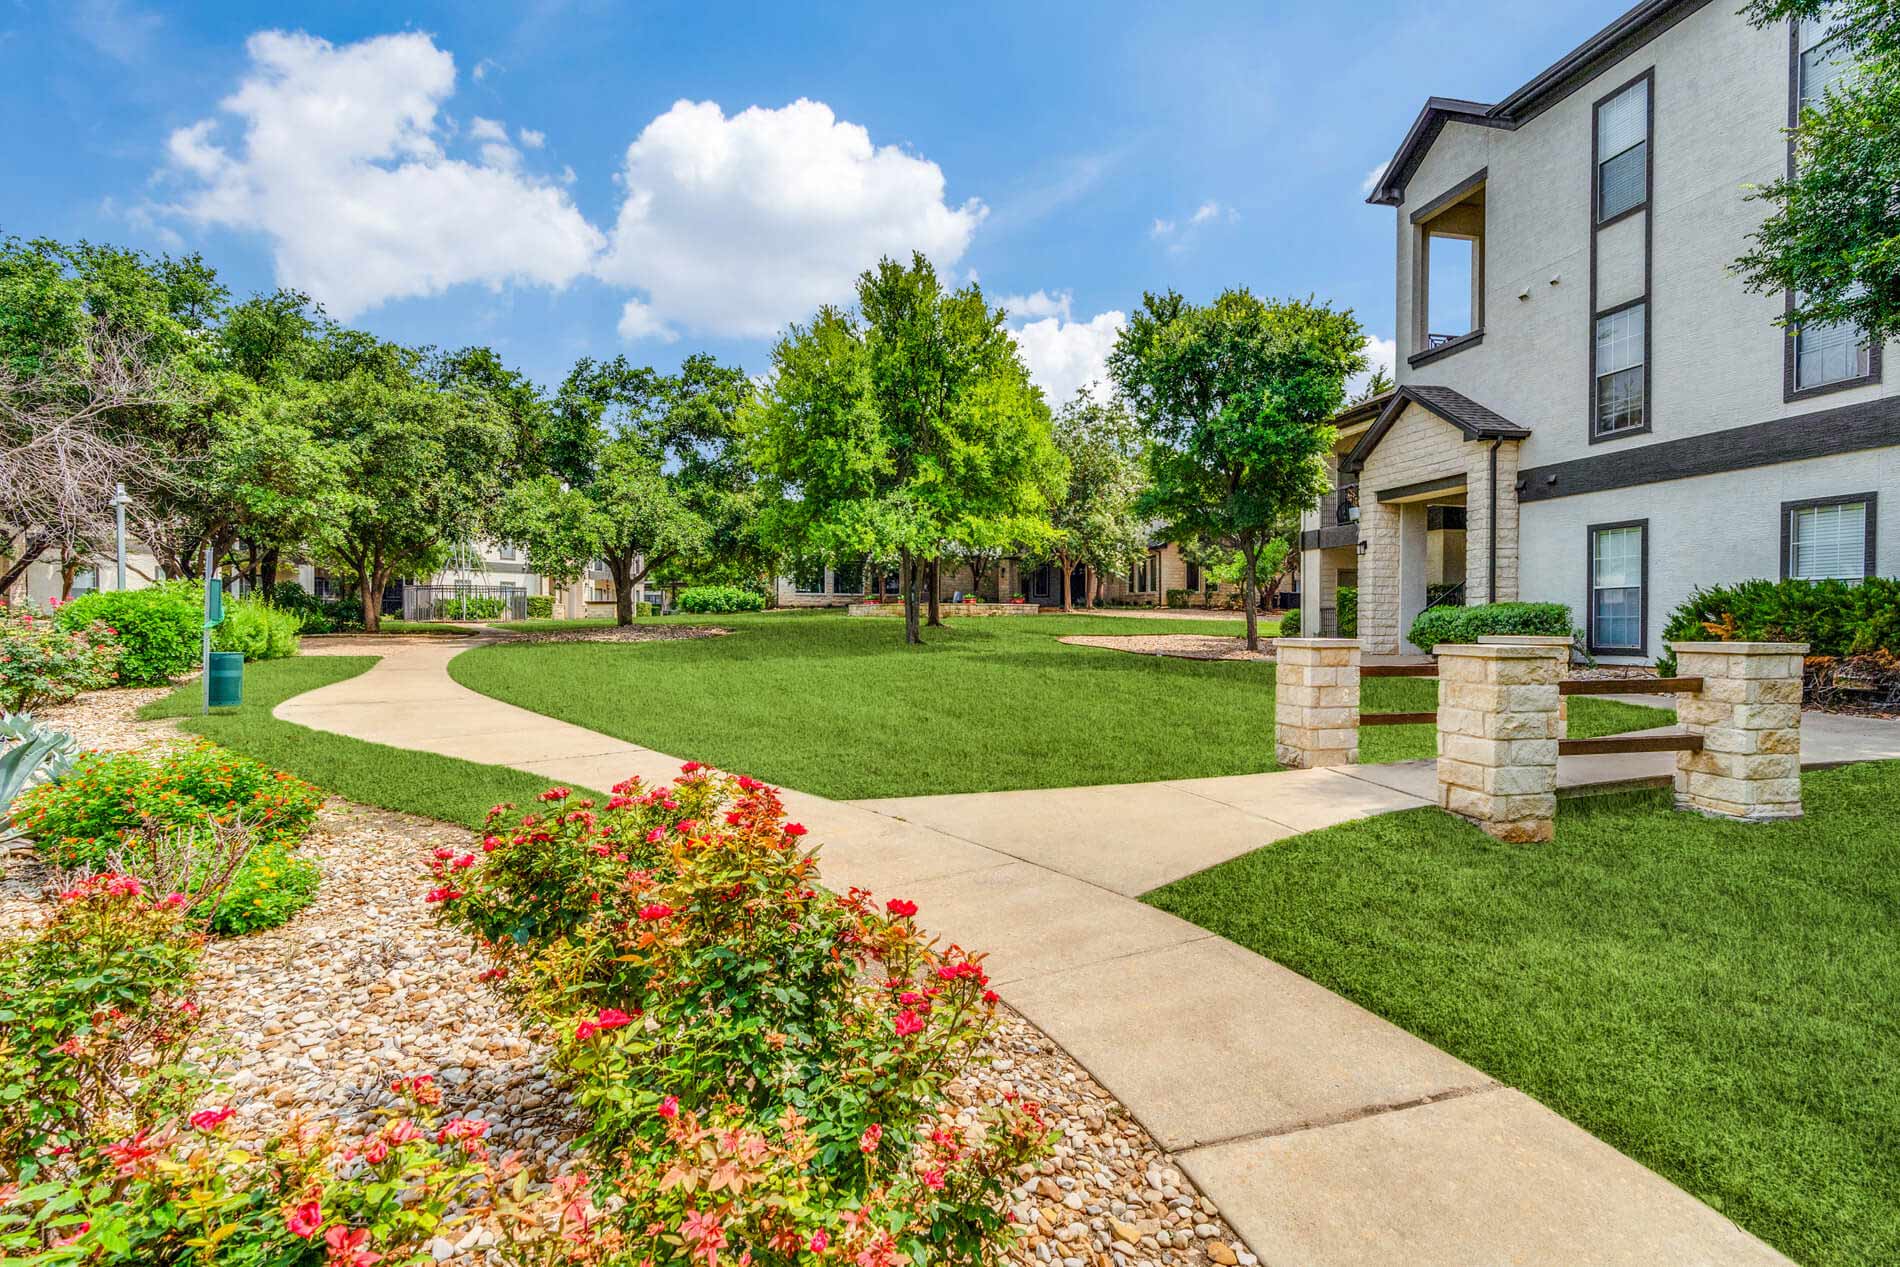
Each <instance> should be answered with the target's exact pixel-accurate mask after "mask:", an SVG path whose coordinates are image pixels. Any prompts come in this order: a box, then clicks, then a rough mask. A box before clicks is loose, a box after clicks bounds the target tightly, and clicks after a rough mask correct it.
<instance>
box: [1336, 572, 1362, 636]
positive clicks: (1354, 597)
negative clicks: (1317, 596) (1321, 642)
mask: <svg viewBox="0 0 1900 1267" xmlns="http://www.w3.org/2000/svg"><path fill="white" fill-rule="evenodd" d="M1336 606H1337V610H1338V612H1339V636H1340V637H1342V638H1357V637H1358V636H1359V590H1358V587H1356V586H1352V585H1342V586H1340V587H1339V597H1338V599H1337V600H1336Z"/></svg>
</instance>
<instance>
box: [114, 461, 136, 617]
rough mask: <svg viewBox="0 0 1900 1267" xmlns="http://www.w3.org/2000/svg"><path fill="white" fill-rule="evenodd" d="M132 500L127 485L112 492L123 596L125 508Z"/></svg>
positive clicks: (118, 587) (119, 587)
mask: <svg viewBox="0 0 1900 1267" xmlns="http://www.w3.org/2000/svg"><path fill="white" fill-rule="evenodd" d="M131 500H132V499H131V498H130V497H127V496H126V495H125V485H123V484H120V485H119V486H118V487H116V488H114V489H113V490H112V501H111V503H110V504H111V506H112V517H113V525H114V531H115V533H116V536H117V542H118V550H119V554H118V560H119V561H118V573H119V583H118V586H117V589H118V591H119V592H120V593H121V594H123V593H124V592H125V507H126V503H127V502H129V501H131Z"/></svg>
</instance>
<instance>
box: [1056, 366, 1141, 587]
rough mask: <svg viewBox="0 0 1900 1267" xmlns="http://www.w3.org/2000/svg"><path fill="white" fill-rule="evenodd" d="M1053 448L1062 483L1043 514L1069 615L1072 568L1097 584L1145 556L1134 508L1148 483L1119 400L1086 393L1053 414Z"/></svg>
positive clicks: (1134, 431)
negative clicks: (1063, 472)
mask: <svg viewBox="0 0 1900 1267" xmlns="http://www.w3.org/2000/svg"><path fill="white" fill-rule="evenodd" d="M1054 434H1055V446H1056V450H1057V451H1058V452H1059V453H1061V454H1062V456H1063V457H1064V458H1065V459H1067V461H1068V468H1069V472H1068V479H1067V480H1066V481H1065V482H1064V486H1063V489H1062V494H1061V496H1060V497H1058V498H1057V499H1056V501H1055V503H1054V504H1053V505H1052V506H1051V507H1050V510H1049V521H1050V524H1051V526H1053V527H1054V529H1055V535H1054V536H1053V538H1052V539H1051V542H1050V545H1049V547H1048V550H1049V554H1050V557H1052V558H1053V559H1055V561H1056V563H1057V565H1058V566H1059V567H1060V568H1061V571H1062V609H1063V610H1064V611H1067V610H1069V607H1070V599H1071V592H1070V586H1069V576H1070V575H1071V573H1072V571H1073V570H1074V567H1075V565H1076V564H1078V563H1080V564H1081V565H1083V566H1084V567H1085V568H1087V569H1088V571H1089V573H1090V574H1091V576H1092V577H1093V578H1094V579H1095V581H1096V583H1097V585H1098V586H1099V583H1100V580H1101V578H1102V577H1103V576H1105V575H1108V574H1111V573H1115V572H1120V571H1122V570H1123V569H1125V568H1127V567H1128V566H1130V565H1131V564H1133V563H1135V562H1136V561H1137V560H1139V559H1140V558H1141V556H1142V555H1143V554H1145V553H1147V549H1148V530H1147V523H1146V521H1145V520H1144V519H1143V518H1142V516H1141V514H1140V513H1139V509H1138V506H1137V503H1138V501H1139V499H1140V496H1141V493H1142V490H1143V488H1144V487H1145V485H1146V480H1145V478H1144V476H1143V471H1142V458H1141V431H1140V429H1139V428H1138V427H1137V426H1136V425H1135V420H1134V419H1133V418H1131V417H1130V416H1129V414H1128V410H1127V409H1126V408H1125V407H1124V406H1123V405H1122V404H1121V402H1120V401H1116V400H1108V401H1102V400H1097V399H1096V398H1095V397H1094V396H1092V395H1090V393H1089V392H1088V390H1087V389H1086V388H1084V389H1082V390H1080V391H1078V392H1076V394H1075V396H1074V397H1073V398H1072V399H1070V401H1069V402H1068V403H1067V404H1065V405H1064V406H1063V407H1062V408H1061V409H1059V410H1057V411H1056V416H1055V425H1054Z"/></svg>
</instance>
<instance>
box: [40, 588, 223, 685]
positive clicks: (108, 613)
mask: <svg viewBox="0 0 1900 1267" xmlns="http://www.w3.org/2000/svg"><path fill="white" fill-rule="evenodd" d="M203 612H204V591H203V590H202V589H200V588H199V587H198V586H197V585H195V584H192V583H191V582H188V581H177V582H173V583H170V584H166V585H153V586H150V587H148V588H146V589H142V590H95V591H94V592H93V593H90V594H82V595H80V596H79V597H78V598H75V599H74V600H73V601H72V602H70V603H67V604H65V605H64V606H63V607H61V608H60V609H59V612H58V615H57V617H56V620H57V621H58V624H59V627H60V628H61V629H65V630H68V631H72V630H79V629H84V628H87V627H88V626H90V625H93V624H96V623H103V624H105V625H108V626H110V627H111V628H112V629H114V630H115V631H117V634H118V639H119V644H120V646H121V647H122V648H123V649H124V653H123V655H122V656H121V657H120V659H119V680H120V681H121V682H123V683H126V684H127V685H130V686H163V685H164V684H165V683H167V682H169V681H171V679H173V678H175V677H177V676H178V675H179V674H181V673H186V672H189V671H190V670H191V669H192V668H194V667H196V665H197V663H198V651H199V635H200V633H201V630H202V626H203V624H204V616H203Z"/></svg>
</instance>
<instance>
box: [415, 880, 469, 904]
mask: <svg viewBox="0 0 1900 1267" xmlns="http://www.w3.org/2000/svg"><path fill="white" fill-rule="evenodd" d="M461 896H462V891H461V890H460V889H456V888H451V887H449V886H448V885H446V884H445V885H443V886H442V887H441V888H439V889H430V890H429V895H428V896H427V897H425V898H424V899H423V901H425V902H453V901H454V900H455V899H456V898H458V897H461Z"/></svg>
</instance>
